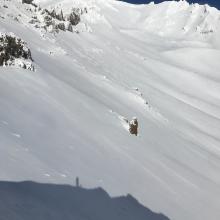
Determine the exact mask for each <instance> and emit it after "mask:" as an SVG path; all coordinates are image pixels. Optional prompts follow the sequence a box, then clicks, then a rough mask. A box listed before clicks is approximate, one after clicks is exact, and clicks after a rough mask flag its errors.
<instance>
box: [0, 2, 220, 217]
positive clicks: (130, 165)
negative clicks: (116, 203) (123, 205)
mask: <svg viewBox="0 0 220 220" xmlns="http://www.w3.org/2000/svg"><path fill="white" fill-rule="evenodd" d="M36 3H37V4H38V3H39V4H40V5H41V8H47V9H52V8H54V7H55V8H57V9H62V10H63V13H64V14H65V13H69V10H71V8H72V7H79V8H85V7H86V8H87V9H88V13H85V14H83V15H82V17H81V22H80V24H78V25H77V26H76V27H75V28H76V31H75V32H73V33H72V32H69V31H59V33H54V32H52V33H50V32H48V31H46V30H45V29H44V28H36V27H35V26H34V25H33V24H31V23H29V21H30V20H31V19H32V16H35V13H37V15H38V13H39V11H38V10H36V11H35V6H32V5H27V4H21V3H20V1H14V0H13V1H0V32H1V33H5V32H13V33H15V35H16V36H18V37H20V38H21V39H22V40H24V41H25V42H27V45H28V47H29V48H30V50H31V53H32V58H33V60H34V66H35V70H36V72H30V71H27V70H23V69H21V68H17V67H7V68H6V67H1V68H0V152H1V154H0V179H1V180H16V181H18V180H33V181H40V182H52V183H70V184H71V183H73V182H74V179H75V177H76V176H79V177H80V181H81V183H82V185H83V186H85V187H94V186H101V187H103V188H104V189H106V190H107V191H108V192H109V193H111V195H113V196H114V195H121V194H125V193H130V194H132V195H133V196H135V197H136V198H137V199H138V200H139V201H140V202H142V203H143V204H144V205H146V206H147V207H149V208H151V209H152V210H154V211H158V212H162V213H164V214H166V215H167V216H168V217H170V218H171V219H178V220H186V219H187V220H207V219H212V220H219V219H220V212H219V206H220V197H219V195H220V174H219V170H220V148H219V146H220V135H219V130H220V75H219V72H220V63H219V58H220V51H219V46H220V44H219V39H220V38H219V36H220V34H219V16H220V13H219V11H217V10H216V9H214V8H210V7H209V6H201V5H197V4H194V5H189V4H188V3H187V2H185V1H180V2H164V3H161V4H158V5H155V4H149V5H139V6H134V5H131V4H126V3H123V2H118V1H110V0H109V1H104V0H102V1H101V0H99V1H89V0H88V1H86V0H85V1H74V2H73V1H69V0H59V1H58V0H56V1H54V0H53V1H52V0H51V1H49V0H40V1H38V2H37V1H36ZM42 24H43V23H42ZM208 30H212V31H208ZM77 33H78V34H77ZM134 116H136V117H137V119H138V123H139V128H138V132H139V135H138V136H137V137H136V136H133V135H130V133H129V131H128V123H127V122H128V121H130V120H131V119H132V117H134Z"/></svg>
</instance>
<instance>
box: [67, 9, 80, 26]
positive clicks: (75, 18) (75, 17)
mask: <svg viewBox="0 0 220 220" xmlns="http://www.w3.org/2000/svg"><path fill="white" fill-rule="evenodd" d="M67 20H68V21H70V23H71V24H72V25H74V26H75V25H77V24H79V22H80V16H79V15H78V14H76V13H75V12H72V13H71V14H70V15H69V16H68V17H67Z"/></svg>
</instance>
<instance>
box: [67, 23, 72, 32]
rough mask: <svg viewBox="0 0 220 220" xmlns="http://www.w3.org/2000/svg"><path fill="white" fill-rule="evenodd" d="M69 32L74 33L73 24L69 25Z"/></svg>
mask: <svg viewBox="0 0 220 220" xmlns="http://www.w3.org/2000/svg"><path fill="white" fill-rule="evenodd" d="M67 30H68V31H70V32H73V26H72V24H71V23H68V24H67Z"/></svg>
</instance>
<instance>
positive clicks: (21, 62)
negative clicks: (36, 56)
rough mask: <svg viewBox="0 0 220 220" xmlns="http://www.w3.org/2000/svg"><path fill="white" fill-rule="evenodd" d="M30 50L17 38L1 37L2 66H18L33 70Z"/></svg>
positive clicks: (0, 54)
mask: <svg viewBox="0 0 220 220" xmlns="http://www.w3.org/2000/svg"><path fill="white" fill-rule="evenodd" d="M32 61H33V59H32V56H31V51H30V49H29V48H28V47H27V46H26V43H25V42H24V41H23V40H21V39H20V38H17V37H15V36H11V35H7V34H1V35H0V66H12V65H16V64H17V65H18V66H20V67H22V68H24V69H31V70H33V69H34V67H33V65H32V64H31V63H32Z"/></svg>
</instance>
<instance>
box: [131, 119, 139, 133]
mask: <svg viewBox="0 0 220 220" xmlns="http://www.w3.org/2000/svg"><path fill="white" fill-rule="evenodd" d="M129 131H130V133H131V134H134V135H136V136H137V135H138V121H137V118H135V117H134V118H133V119H132V120H131V121H130V122H129Z"/></svg>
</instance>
